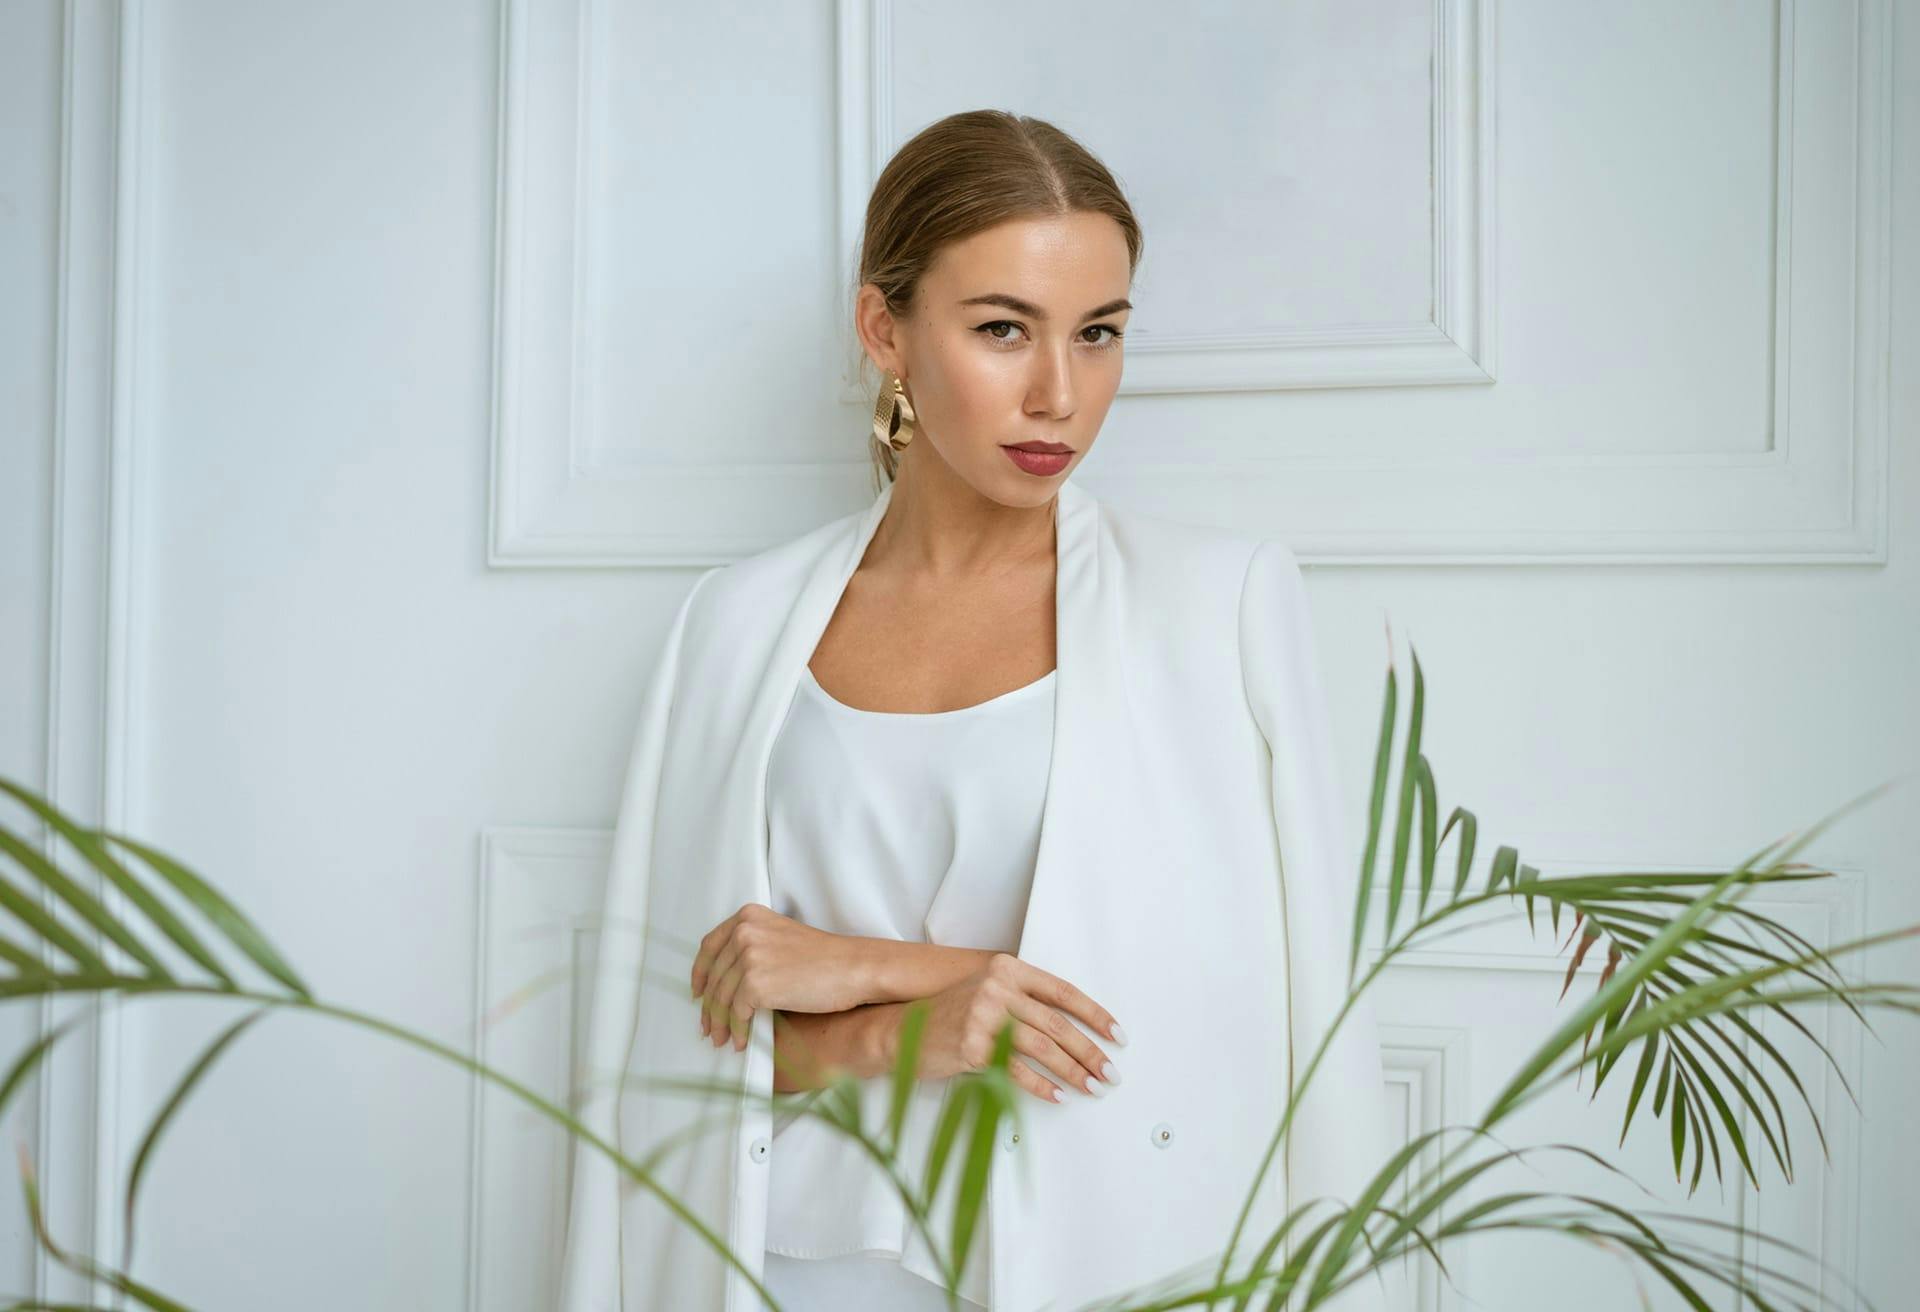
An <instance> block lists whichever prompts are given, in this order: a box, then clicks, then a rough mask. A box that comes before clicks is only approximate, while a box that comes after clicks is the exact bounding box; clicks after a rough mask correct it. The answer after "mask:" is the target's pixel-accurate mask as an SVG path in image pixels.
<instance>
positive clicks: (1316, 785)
mask: <svg viewBox="0 0 1920 1312" xmlns="http://www.w3.org/2000/svg"><path fill="white" fill-rule="evenodd" d="M1240 652H1241V661H1242V665H1241V668H1242V672H1243V677H1244V679H1245V682H1246V689H1247V700H1248V703H1249V705H1250V706H1251V708H1252V712H1253V716H1254V719H1255V721H1256V722H1257V723H1258V725H1259V727H1260V732H1261V734H1262V736H1263V737H1264V738H1265V739H1266V741H1267V746H1268V748H1269V749H1270V750H1271V752H1272V754H1273V774H1272V789H1273V819H1274V825H1275V828H1276V831H1277V837H1278V840H1279V848H1280V865H1281V880H1280V882H1281V905H1282V909H1283V910H1282V914H1283V923H1284V928H1285V942H1286V955H1287V964H1286V970H1287V991H1288V1002H1287V1006H1288V1016H1289V1019H1288V1029H1289V1034H1288V1035H1287V1042H1288V1044H1289V1049H1290V1056H1289V1060H1288V1069H1289V1070H1290V1071H1291V1072H1292V1074H1291V1075H1290V1076H1289V1080H1290V1081H1291V1080H1297V1079H1298V1078H1299V1077H1300V1075H1301V1074H1304V1072H1305V1067H1306V1064H1307V1063H1308V1062H1309V1061H1310V1060H1311V1059H1312V1056H1313V1053H1314V1052H1315V1051H1316V1049H1318V1047H1319V1045H1320V1043H1321V1041H1322V1040H1323V1039H1325V1038H1326V1036H1327V1033H1328V1031H1329V1029H1330V1028H1331V1027H1332V1025H1333V1021H1334V1018H1335V1016H1336V1015H1337V1014H1338V1012H1339V1010H1340V1007H1341V1005H1342V1004H1343V1003H1344V1002H1345V1001H1346V998H1347V954H1348V945H1349V942H1350V935H1351V932H1352V924H1353V919H1352V917H1353V905H1354V902H1353V900H1354V894H1355V886H1356V882H1357V881H1356V878H1355V871H1356V867H1355V864H1354V857H1353V849H1352V848H1351V847H1350V846H1349V844H1348V842H1347V840H1346V838H1345V837H1344V829H1343V826H1344V823H1345V820H1344V811H1343V808H1342V804H1341V799H1342V792H1341V789H1340V784H1339V780H1338V778H1337V777H1336V761H1335V757H1334V752H1333V736H1332V732H1331V728H1330V723H1329V716H1328V712H1327V704H1326V699H1325V697H1324V695H1323V693H1322V689H1321V682H1320V677H1319V672H1318V664H1317V658H1316V656H1315V649H1314V638H1313V625H1312V620H1311V617H1310V615H1309V612H1308V606H1307V595H1306V588H1305V586H1304V584H1303V581H1302V578H1301V574H1300V568H1299V564H1298V562H1297V561H1296V560H1295V558H1294V555H1293V552H1292V550H1291V549H1290V548H1289V547H1288V546H1287V545H1286V544H1285V543H1284V542H1281V541H1278V540H1271V539H1270V540H1267V541H1263V542H1261V543H1260V544H1259V545H1258V547H1256V548H1255V550H1254V553H1253V557H1252V559H1251V560H1250V561H1249V562H1248V565H1247V574H1246V579H1245V582H1244V585H1243V590H1242V593H1241V598H1240ZM1393 1146H1394V1140H1393V1137H1392V1134H1391V1130H1390V1123H1389V1120H1388V1117H1387V1100H1386V1086H1385V1080H1384V1074H1383V1068H1382V1064H1381V1055H1380V1039H1379V1032H1378V1029H1377V1027H1376V1023H1375V1019H1374V1014H1373V1008H1372V1006H1371V1004H1370V1002H1369V1000H1368V999H1366V998H1364V997H1363V998H1362V999H1361V1000H1360V1001H1359V1002H1358V1003H1357V1004H1356V1005H1355V1006H1354V1008H1353V1009H1352V1010H1351V1011H1349V1012H1348V1013H1347V1016H1346V1019H1345V1020H1344V1021H1342V1022H1341V1024H1340V1027H1339V1030H1338V1032H1337V1034H1336V1035H1335V1037H1334V1039H1333V1041H1332V1044H1331V1046H1330V1047H1329V1048H1328V1050H1327V1053H1326V1056H1325V1057H1323V1058H1322V1059H1321V1062H1320V1066H1319V1068H1318V1069H1317V1070H1315V1071H1314V1073H1313V1076H1312V1078H1311V1080H1309V1081H1308V1084H1307V1093H1306V1095H1305V1096H1304V1098H1303V1099H1302V1102H1301V1105H1300V1108H1299V1110H1298V1111H1297V1112H1296V1113H1295V1117H1294V1122H1293V1125H1292V1126H1291V1128H1290V1129H1289V1131H1288V1134H1287V1138H1286V1141H1285V1142H1283V1143H1282V1145H1281V1153H1280V1155H1279V1156H1277V1157H1276V1159H1275V1161H1274V1163H1273V1165H1272V1166H1270V1167H1269V1168H1268V1169H1269V1170H1282V1169H1284V1171H1285V1172H1286V1182H1287V1200H1288V1201H1287V1206H1288V1208H1289V1209H1292V1208H1297V1207H1299V1206H1301V1205H1303V1204H1305V1203H1308V1202H1310V1201H1311V1200H1313V1199H1315V1198H1328V1199H1332V1200H1334V1201H1336V1202H1341V1203H1348V1202H1352V1201H1353V1200H1354V1199H1355V1198H1357V1197H1358V1196H1359V1195H1360V1193H1361V1192H1362V1190H1363V1189H1364V1188H1365V1186H1366V1183H1367V1182H1368V1181H1369V1180H1370V1179H1371V1178H1372V1176H1373V1175H1374V1174H1375V1173H1376V1172H1377V1171H1378V1170H1379V1169H1380V1167H1382V1166H1383V1165H1385V1164H1386V1162H1387V1159H1388V1157H1389V1156H1390V1155H1391V1154H1392V1151H1393ZM1405 1299H1406V1295H1405V1289H1404V1284H1403V1277H1402V1276H1401V1274H1400V1272H1399V1270H1398V1267H1397V1264H1396V1268H1395V1270H1394V1271H1392V1272H1391V1273H1389V1274H1388V1275H1387V1277H1386V1278H1385V1279H1384V1280H1382V1279H1376V1278H1374V1277H1372V1276H1369V1277H1367V1278H1366V1279H1364V1280H1361V1281H1357V1282H1355V1283H1354V1284H1353V1285H1352V1286H1350V1287H1349V1288H1348V1289H1347V1290H1346V1291H1344V1292H1343V1293H1342V1294H1341V1295H1340V1296H1339V1297H1338V1298H1336V1299H1334V1300H1333V1301H1332V1302H1331V1303H1329V1304H1328V1305H1327V1306H1329V1307H1337V1308H1339V1309H1341V1312H1401V1309H1403V1308H1405V1307H1406V1306H1407V1303H1406V1301H1405Z"/></svg>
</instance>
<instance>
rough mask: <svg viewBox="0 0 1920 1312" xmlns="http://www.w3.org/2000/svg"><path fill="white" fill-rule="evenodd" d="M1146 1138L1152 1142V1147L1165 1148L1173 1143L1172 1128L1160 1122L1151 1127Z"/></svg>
mask: <svg viewBox="0 0 1920 1312" xmlns="http://www.w3.org/2000/svg"><path fill="white" fill-rule="evenodd" d="M1148 1137H1149V1138H1151V1139H1152V1140H1153V1146H1154V1147H1155V1148H1165V1147H1166V1146H1167V1145H1168V1144H1170V1143H1172V1142H1173V1127H1172V1126H1171V1125H1168V1124H1167V1123H1166V1122H1165V1121H1162V1122H1160V1124H1158V1125H1156V1126H1154V1127H1153V1129H1152V1130H1151V1131H1150V1132H1149V1134H1148Z"/></svg>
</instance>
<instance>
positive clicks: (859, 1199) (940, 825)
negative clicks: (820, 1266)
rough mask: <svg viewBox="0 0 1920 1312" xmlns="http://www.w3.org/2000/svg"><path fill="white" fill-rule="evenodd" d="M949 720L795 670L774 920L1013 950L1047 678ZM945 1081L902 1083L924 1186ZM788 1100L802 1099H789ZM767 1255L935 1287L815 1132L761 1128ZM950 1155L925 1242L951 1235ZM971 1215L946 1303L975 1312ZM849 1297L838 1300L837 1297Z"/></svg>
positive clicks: (775, 762)
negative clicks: (843, 693) (857, 702)
mask: <svg viewBox="0 0 1920 1312" xmlns="http://www.w3.org/2000/svg"><path fill="white" fill-rule="evenodd" d="M1057 673H1058V671H1057V670H1056V671H1049V672H1048V673H1047V674H1045V675H1042V676H1041V677H1040V678H1039V679H1036V680H1034V681H1033V682H1032V683H1029V684H1026V685H1024V686H1022V687H1019V688H1015V689H1014V690H1013V691H1011V692H1006V693H1002V694H1001V695H1000V696H998V697H993V698H989V699H988V700H986V701H984V702H978V703H976V704H974V705H972V706H965V707H961V708H960V709H958V710H953V711H934V712H929V713H924V714H923V713H915V712H911V711H898V712H896V711H869V710H862V709H858V708H855V707H852V706H848V705H845V704H844V703H842V702H840V701H838V700H836V699H835V698H834V697H833V696H832V695H831V694H830V693H828V692H827V691H826V690H825V689H824V688H822V687H821V686H820V684H819V683H818V681H816V680H815V679H814V677H813V672H812V670H811V669H803V672H802V674H801V678H800V686H799V688H798V690H797V691H796V693H795V695H794V698H793V701H792V703H791V704H790V705H789V706H788V708H787V715H786V719H785V720H784V722H783V723H782V724H781V727H780V732H779V735H778V737H777V738H776V739H775V742H774V746H773V754H772V757H771V759H770V760H769V762H768V771H767V859H768V869H769V874H770V878H771V884H772V895H773V896H772V906H773V909H774V910H775V911H778V912H779V913H780V914H782V915H785V916H791V917H792V918H793V919H795V920H799V921H802V922H803V923H805V924H808V925H812V926H815V927H816V928H819V929H825V930H829V931H831V932H833V933H837V934H857V935H867V936H872V937H876V938H891V939H900V940H905V941H909V942H926V943H938V944H944V945H947V946H951V947H968V948H991V949H994V950H997V951H1004V952H1012V951H1015V950H1016V949H1017V948H1018V946H1019V942H1020V929H1021V926H1022V925H1023V924H1024V922H1025V920H1026V911H1027V894H1028V892H1029V890H1030V889H1031V887H1032V883H1033V868H1034V857H1035V854H1036V853H1037V851H1038V849H1039V842H1040V813H1041V807H1042V804H1043V803H1044V802H1045V800H1046V785H1047V773H1048V766H1049V764H1050V762H1051V759H1052V753H1053V700H1054V698H1053V690H1054V682H1055V675H1056V674H1057ZM950 1084H951V1080H950V1079H937V1080H919V1081H916V1082H915V1084H914V1090H913V1095H912V1097H911V1098H910V1100H909V1102H908V1107H907V1115H906V1119H905V1122H904V1124H903V1128H902V1132H901V1144H902V1146H901V1151H900V1157H899V1161H900V1165H901V1169H902V1171H903V1173H904V1174H905V1176H906V1178H907V1179H908V1181H909V1182H910V1183H912V1184H913V1185H914V1186H916V1187H918V1186H920V1185H921V1183H922V1181H923V1179H924V1172H925V1169H926V1160H927V1152H928V1148H929V1146H930V1145H931V1142H932V1132H933V1127H934V1125H935V1123H936V1122H937V1120H938V1119H939V1115H940V1110H941V1105H942V1102H943V1101H944V1099H945V1096H946V1093H947V1089H948V1086H949V1085H950ZM891 1095H892V1089H891V1077H890V1076H884V1075H883V1076H879V1077H875V1078H871V1079H866V1080H863V1081H861V1108H862V1112H861V1118H860V1122H861V1125H862V1126H863V1127H865V1128H867V1129H868V1131H869V1132H870V1133H877V1134H880V1135H884V1133H885V1127H886V1124H887V1113H888V1108H889V1105H890V1101H891ZM796 1096H797V1095H796ZM773 1133H774V1143H773V1151H772V1152H771V1154H769V1159H768V1160H769V1164H770V1165H771V1167H772V1170H773V1174H772V1177H771V1179H770V1180H769V1182H768V1188H769V1195H768V1215H767V1249H768V1251H769V1252H773V1253H778V1254H781V1255H783V1256H787V1257H803V1258H816V1259H834V1258H842V1257H844V1258H846V1260H847V1262H848V1264H849V1270H850V1276H851V1271H852V1265H851V1264H853V1263H857V1262H859V1261H861V1260H863V1259H858V1258H853V1257H851V1256H850V1255H852V1254H856V1253H864V1254H865V1255H866V1257H865V1259H864V1260H865V1261H867V1262H868V1263H869V1265H870V1263H871V1260H872V1258H874V1257H875V1256H886V1255H892V1256H893V1257H894V1258H895V1259H897V1260H898V1261H899V1262H900V1265H901V1266H902V1267H903V1268H904V1269H905V1270H907V1271H910V1272H912V1273H913V1274H915V1275H918V1276H922V1277H924V1278H925V1279H927V1280H929V1281H932V1282H934V1283H936V1284H938V1283H940V1274H939V1268H938V1266H937V1265H936V1264H935V1262H934V1260H933V1256H932V1253H931V1251H930V1250H929V1249H928V1248H927V1245H926V1242H925V1240H924V1239H923V1238H922V1237H921V1235H920V1234H919V1232H918V1231H917V1230H915V1229H914V1227H913V1224H912V1222H911V1220H910V1219H909V1217H908V1215H907V1209H906V1207H905V1205H904V1204H903V1203H902V1202H901V1201H900V1199H899V1197H898V1195H897V1194H896V1193H895V1192H894V1190H893V1187H892V1185H891V1184H889V1183H888V1182H887V1180H886V1179H885V1177H884V1175H883V1173H882V1171H881V1168H880V1166H879V1164H878V1163H876V1162H875V1161H873V1159H872V1158H870V1157H869V1156H867V1155H866V1153H865V1152H864V1151H863V1150H862V1149H861V1148H860V1146H859V1145H858V1144H856V1143H855V1142H853V1141H852V1140H850V1139H848V1138H846V1137H845V1136H844V1135H842V1134H840V1133H839V1132H838V1131H836V1130H834V1129H833V1128H831V1127H830V1126H828V1125H827V1124H826V1123H825V1122H823V1121H821V1120H820V1119H818V1118H817V1117H814V1116H810V1115H804V1114H801V1113H799V1112H796V1111H790V1110H783V1111H782V1112H781V1113H780V1114H778V1115H776V1116H775V1118H774V1131H773ZM962 1133H963V1138H962V1140H961V1142H960V1144H959V1145H956V1148H957V1149H958V1148H964V1143H965V1140H964V1134H965V1130H964V1128H963V1131H962ZM960 1156H961V1154H960V1152H959V1151H956V1152H955V1153H954V1154H953V1155H951V1156H949V1158H948V1161H947V1164H946V1166H945V1168H944V1170H943V1172H942V1181H941V1189H940V1194H939V1196H938V1197H937V1198H936V1200H935V1205H934V1207H933V1213H932V1216H931V1218H930V1227H931V1229H932V1231H933V1233H934V1234H935V1235H937V1236H939V1237H940V1240H941V1243H942V1244H943V1245H944V1244H946V1243H948V1242H949V1238H948V1237H949V1236H950V1235H951V1233H952V1230H951V1226H952V1219H951V1218H952V1209H953V1198H954V1193H955V1189H956V1186H957V1184H958V1179H959V1169H960V1166H959V1159H960ZM987 1233H988V1228H987V1216H986V1210H985V1208H984V1207H983V1208H982V1210H981V1214H980V1220H979V1223H978V1224H977V1226H976V1228H975V1231H974V1238H973V1242H972V1243H971V1244H970V1245H969V1250H968V1254H967V1262H966V1265H965V1268H964V1269H963V1270H962V1273H961V1280H960V1284H959V1293H960V1294H961V1296H962V1297H964V1298H966V1299H968V1300H970V1301H972V1302H974V1303H977V1304H979V1305H981V1306H983V1307H984V1306H985V1305H986V1303H987ZM849 1287H851V1286H849Z"/></svg>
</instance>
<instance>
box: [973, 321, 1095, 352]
mask: <svg viewBox="0 0 1920 1312" xmlns="http://www.w3.org/2000/svg"><path fill="white" fill-rule="evenodd" d="M999 328H1020V325H1019V324H1017V323H1015V322H1013V321H1012V320H1011V319H995V320H993V321H992V322H991V323H983V324H981V325H980V326H979V327H978V328H975V329H974V331H975V332H977V333H979V334H981V335H982V336H984V337H991V338H992V339H993V340H994V341H996V342H1011V341H1013V340H1014V339H1013V338H1012V337H1007V336H1003V335H1001V334H1000V333H999V332H997V331H995V330H996V329H999ZM1020 331H1022V332H1024V331H1026V330H1025V329H1023V328H1022V329H1020ZM1081 332H1082V334H1083V335H1084V334H1086V333H1105V334H1107V336H1106V337H1105V338H1104V339H1101V340H1097V341H1088V342H1087V343H1086V344H1087V345H1088V346H1092V347H1095V348H1096V349H1101V350H1104V349H1106V348H1108V347H1112V346H1118V345H1119V344H1120V339H1121V337H1123V336H1125V334H1124V333H1122V332H1121V331H1120V330H1119V329H1118V328H1115V327H1114V326H1113V325H1112V324H1106V323H1096V324H1090V325H1088V326H1087V327H1086V328H1083V329H1081ZM1083 340H1085V339H1084V336H1083Z"/></svg>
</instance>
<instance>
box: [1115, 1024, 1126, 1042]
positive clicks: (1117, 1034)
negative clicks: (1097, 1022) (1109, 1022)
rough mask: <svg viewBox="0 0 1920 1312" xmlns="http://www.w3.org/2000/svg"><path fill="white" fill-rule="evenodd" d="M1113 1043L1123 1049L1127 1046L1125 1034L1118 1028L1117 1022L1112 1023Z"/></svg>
mask: <svg viewBox="0 0 1920 1312" xmlns="http://www.w3.org/2000/svg"><path fill="white" fill-rule="evenodd" d="M1113 1041H1114V1042H1115V1043H1117V1044H1119V1045H1120V1046H1121V1047H1123V1048H1124V1047H1126V1046H1127V1032H1126V1031H1125V1030H1123V1029H1121V1028H1120V1022H1119V1021H1115V1022H1114V1023H1113Z"/></svg>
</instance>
